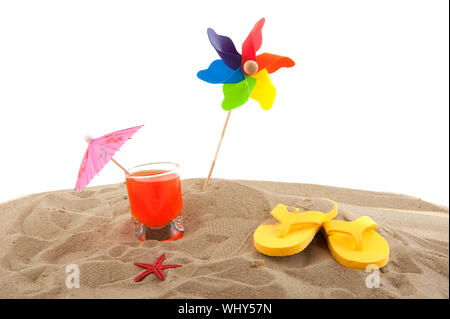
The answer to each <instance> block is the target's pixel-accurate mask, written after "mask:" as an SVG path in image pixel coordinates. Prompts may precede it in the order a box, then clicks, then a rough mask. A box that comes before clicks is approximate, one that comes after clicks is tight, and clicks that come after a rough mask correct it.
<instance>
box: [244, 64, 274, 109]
mask: <svg viewBox="0 0 450 319" xmlns="http://www.w3.org/2000/svg"><path fill="white" fill-rule="evenodd" d="M251 78H253V79H255V80H256V84H255V87H254V88H253V90H252V92H251V94H250V97H251V98H252V99H254V100H256V101H258V102H259V105H260V106H261V108H262V109H263V110H266V111H267V110H270V109H271V108H272V104H273V101H274V100H275V95H276V93H277V91H276V89H275V87H274V86H273V84H272V81H271V80H270V76H269V72H267V70H266V69H263V70H261V71H259V72H258V73H256V74H254V75H252V76H251Z"/></svg>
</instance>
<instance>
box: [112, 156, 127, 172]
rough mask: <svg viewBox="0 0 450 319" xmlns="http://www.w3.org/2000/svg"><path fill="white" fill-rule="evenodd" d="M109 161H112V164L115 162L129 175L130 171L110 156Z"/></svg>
mask: <svg viewBox="0 0 450 319" xmlns="http://www.w3.org/2000/svg"><path fill="white" fill-rule="evenodd" d="M111 161H113V163H114V164H116V165H117V166H119V167H120V168H121V169H122V171H124V172H125V174H127V175H130V172H128V171H127V170H126V169H125V168H124V167H123V166H122V165H120V164H119V163H117V161H116V160H115V159H114V158H112V157H111Z"/></svg>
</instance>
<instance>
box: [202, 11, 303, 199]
mask: <svg viewBox="0 0 450 319" xmlns="http://www.w3.org/2000/svg"><path fill="white" fill-rule="evenodd" d="M264 22H265V19H264V18H262V19H261V20H259V21H258V22H257V23H256V24H255V26H254V27H253V29H252V31H250V34H249V35H248V36H247V38H246V39H245V41H244V43H243V44H242V55H241V54H239V53H238V52H237V50H236V47H235V46H234V44H233V41H232V40H231V39H230V38H228V37H226V36H222V35H218V34H217V33H216V32H215V31H214V30H213V29H211V28H209V29H208V37H209V41H210V42H211V44H212V46H213V47H214V49H216V51H217V53H218V54H219V56H220V59H218V60H215V61H213V62H212V63H211V64H210V66H209V67H208V69H206V70H202V71H200V72H198V73H197V77H198V78H199V79H201V80H203V81H206V82H208V83H213V84H219V83H220V84H223V95H224V99H223V101H222V108H223V109H224V110H225V111H228V114H227V118H226V121H225V125H224V127H223V130H222V135H221V138H220V141H219V145H218V147H217V150H216V155H215V156H214V160H213V163H212V165H211V168H210V170H209V174H208V177H207V179H206V181H205V184H204V186H203V190H205V189H206V188H207V187H208V183H209V180H210V178H211V174H212V171H213V169H214V165H215V162H216V159H217V155H218V154H219V150H220V145H221V144H222V139H223V136H224V134H225V130H226V127H227V124H228V120H229V118H230V114H231V110H233V109H235V108H237V107H239V106H241V105H243V104H245V102H247V100H248V98H252V99H254V100H256V101H258V102H259V105H260V106H261V108H262V109H263V110H270V109H271V108H272V104H273V101H274V100H275V95H276V90H275V87H274V86H273V84H272V81H271V80H270V76H269V74H270V73H274V72H275V71H277V70H278V69H279V68H282V67H292V66H294V65H295V62H294V61H292V60H291V59H290V58H288V57H285V56H280V55H275V54H271V53H262V54H260V55H256V52H257V51H258V50H259V48H260V47H261V44H262V32H261V30H262V27H263V25H264Z"/></svg>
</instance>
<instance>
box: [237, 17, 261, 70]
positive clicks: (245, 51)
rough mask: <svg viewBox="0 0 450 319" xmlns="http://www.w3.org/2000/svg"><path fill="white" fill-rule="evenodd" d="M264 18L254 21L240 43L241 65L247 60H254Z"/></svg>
mask: <svg viewBox="0 0 450 319" xmlns="http://www.w3.org/2000/svg"><path fill="white" fill-rule="evenodd" d="M265 21H266V20H265V19H264V18H262V19H261V20H259V21H258V22H256V24H255V26H254V27H253V29H252V31H250V33H249V35H248V36H247V39H245V41H244V43H243V44H242V66H244V63H245V62H247V61H248V60H255V58H256V51H258V50H259V48H260V47H261V44H262V28H263V26H264V22H265Z"/></svg>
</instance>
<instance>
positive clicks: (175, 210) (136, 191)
mask: <svg viewBox="0 0 450 319" xmlns="http://www.w3.org/2000/svg"><path fill="white" fill-rule="evenodd" d="M128 171H129V174H127V175H126V184H127V190H128V199H129V202H130V210H131V215H132V219H133V226H134V231H135V234H136V236H137V237H138V238H139V239H140V240H145V239H158V240H175V239H179V238H181V237H182V236H183V233H184V229H183V226H182V217H181V215H182V208H183V200H182V195H181V182H180V175H179V174H178V165H177V164H174V163H151V164H145V165H139V166H136V167H133V168H131V169H130V170H128Z"/></svg>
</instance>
